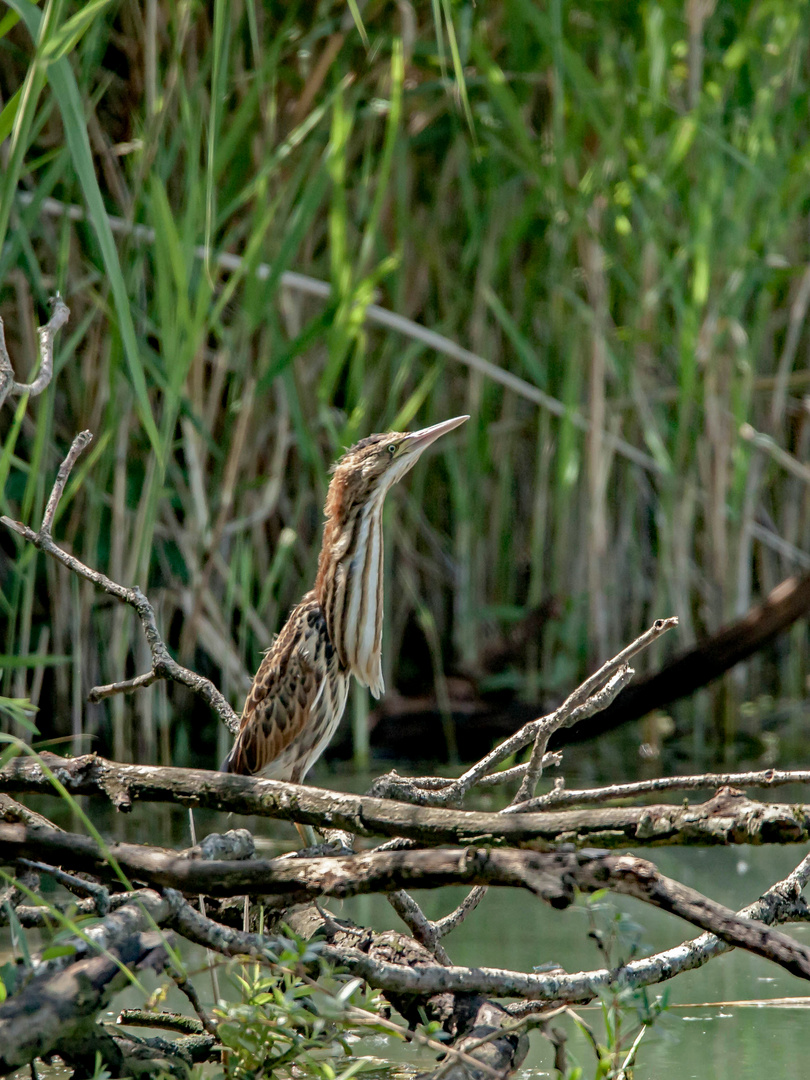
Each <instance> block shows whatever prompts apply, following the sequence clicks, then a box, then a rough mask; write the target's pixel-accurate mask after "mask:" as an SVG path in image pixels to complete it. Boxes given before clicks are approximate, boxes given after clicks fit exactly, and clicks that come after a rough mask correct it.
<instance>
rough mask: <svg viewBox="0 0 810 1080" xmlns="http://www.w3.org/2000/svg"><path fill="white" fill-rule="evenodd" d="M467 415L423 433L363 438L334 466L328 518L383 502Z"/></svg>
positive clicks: (428, 428)
mask: <svg viewBox="0 0 810 1080" xmlns="http://www.w3.org/2000/svg"><path fill="white" fill-rule="evenodd" d="M468 419H469V417H468V416H454V417H453V419H452V420H443V421H442V422H441V423H440V424H434V425H433V426H432V427H427V428H422V429H421V431H406V432H402V431H388V432H385V433H383V434H380V435H369V436H367V437H366V438H365V439H361V440H360V442H359V443H356V444H355V445H354V446H353V447H351V449H350V450H347V451H346V453H345V454H344V455H343V457H342V458H340V460H339V461H338V462H337V463H336V464H335V466H334V469H333V470H332V471H333V477H332V482H331V483H330V485H329V495H328V497H327V502H326V515H327V517H332V516H345V515H346V514H347V513H348V512H349V510H350V509H351V508H353V507H356V506H358V505H361V504H363V505H365V504H368V503H373V502H376V501H377V499H379V500H380V502H382V500H383V499H384V498H385V495H386V492H387V491H389V489H390V488H391V487H392V486H393V485H394V484H396V483H397V481H398V480H401V479H402V477H403V476H404V475H405V474H406V473H407V472H408V471H409V470H410V469H412V468H413V466H414V465H415V464H416V462H417V461H418V460H419V458H420V456H421V455H422V452H423V451H424V450H426V449H427V448H428V446H430V445H431V443H434V442H435V441H436V440H437V439H438V438H440V437H441V436H442V435H446V434H447V432H448V431H452V430H453V429H454V428H457V427H458V426H459V425H460V424H463V423H464V421H465V420H468Z"/></svg>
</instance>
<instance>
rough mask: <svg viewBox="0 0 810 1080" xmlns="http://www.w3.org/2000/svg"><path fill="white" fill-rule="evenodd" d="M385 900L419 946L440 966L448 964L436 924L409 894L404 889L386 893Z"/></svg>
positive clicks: (448, 960)
mask: <svg viewBox="0 0 810 1080" xmlns="http://www.w3.org/2000/svg"><path fill="white" fill-rule="evenodd" d="M387 899H388V903H389V904H390V905H391V907H392V908H393V909H394V911H395V912H396V913H397V915H399V917H400V919H402V921H403V922H404V923H405V925H406V926H407V927H408V929H409V930H410V931H411V933H412V934H413V936H414V937H415V938H416V940H417V941H418V942H419V944H420V945H424V946H425V948H426V949H429V950H430V951H431V952H432V953H433V955H434V956H435V957H436V959H437V960H438V961H439V963H440V964H449V963H450V957H449V956H448V955H447V952H446V951H445V949H444V946H443V945H442V943H441V940H440V939H441V936H442V935H441V934H440V933H439V932H438V926H437V924H436V923H434V922H431V921H430V919H428V917H427V916H426V915H425V913H424V911H422V909H421V907H420V906H419V905H418V904H417V902H416V901H415V900H414V898H413V897H412V896H411V894H410V893H409V892H406V891H405V889H397V890H396V891H395V892H392V893H388V897H387Z"/></svg>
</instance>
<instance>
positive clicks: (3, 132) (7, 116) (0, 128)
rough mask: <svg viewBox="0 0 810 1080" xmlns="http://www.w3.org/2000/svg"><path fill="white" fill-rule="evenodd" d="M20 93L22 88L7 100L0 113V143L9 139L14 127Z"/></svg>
mask: <svg viewBox="0 0 810 1080" xmlns="http://www.w3.org/2000/svg"><path fill="white" fill-rule="evenodd" d="M22 91H23V88H22V86H21V87H20V88H19V90H18V91H17V93H16V94H14V96H13V97H10V98H9V99H8V101H7V102H6V104H5V106H4V108H3V111H2V112H1V113H0V143H1V142H3V140H4V139H7V138H8V137H9V135H10V134H11V129H12V128H13V127H14V118H15V117H16V115H17V109H18V107H19V104H20V97H21V95H22Z"/></svg>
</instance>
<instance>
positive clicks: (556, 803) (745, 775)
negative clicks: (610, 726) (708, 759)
mask: <svg viewBox="0 0 810 1080" xmlns="http://www.w3.org/2000/svg"><path fill="white" fill-rule="evenodd" d="M496 775H500V774H498V773H496ZM785 784H810V770H807V769H790V770H780V769H763V770H761V771H759V772H740V773H702V774H700V775H696V776H662V777H659V778H657V779H654V780H636V781H634V782H633V783H628V784H610V785H607V786H606V787H601V788H585V789H583V790H576V789H574V788H571V789H567V788H565V787H555V788H554V790H553V791H549V792H548V793H547V794H545V795H538V796H537V798H535V799H529V800H527V801H526V802H522V803H515V804H514V805H512V806H508V807H506V809H505V810H503V813H504V814H526V813H534V812H535V811H537V810H550V809H557V808H559V807H562V806H587V805H596V804H599V803H604V802H610V801H612V800H613V799H633V798H636V797H637V796H639V795H649V794H653V793H656V792H660V791H701V790H703V791H706V790H717V789H718V788H720V787H736V788H740V787H742V788H752V787H762V788H771V787H782V786H784V785H785Z"/></svg>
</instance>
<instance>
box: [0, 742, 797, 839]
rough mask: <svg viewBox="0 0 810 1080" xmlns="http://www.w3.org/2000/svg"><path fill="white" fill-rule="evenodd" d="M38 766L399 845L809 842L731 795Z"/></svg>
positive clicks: (70, 761)
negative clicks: (514, 799)
mask: <svg viewBox="0 0 810 1080" xmlns="http://www.w3.org/2000/svg"><path fill="white" fill-rule="evenodd" d="M41 760H42V762H43V763H44V764H46V765H47V766H48V768H49V769H51V770H52V771H53V772H54V773H55V775H56V776H57V777H58V779H59V780H60V782H61V783H62V784H63V785H64V786H65V788H66V789H67V790H68V791H69V792H70V793H71V794H72V795H106V796H108V797H109V798H110V799H111V800H112V801H113V803H114V805H116V806H117V807H118V808H119V809H122V810H125V809H129V808H130V807H131V805H132V803H133V801H136V800H141V801H144V802H175V803H180V804H181V805H183V806H192V807H197V806H202V807H206V808H209V809H215V810H225V811H228V812H232V813H240V814H250V815H256V816H259V817H271V818H279V819H282V820H285V821H299V822H301V823H303V824H306V825H313V826H315V827H316V828H319V829H323V828H337V829H345V830H347V831H349V832H351V833H354V834H355V835H359V836H391V837H405V838H409V839H411V840H416V841H418V842H420V843H423V844H461V845H466V844H478V845H480V844H496V845H501V846H512V847H531V848H534V849H544V848H548V847H550V846H552V845H555V844H560V843H568V844H575V845H579V846H585V845H589V844H590V845H598V846H600V847H605V848H626V847H634V846H645V845H660V844H766V843H806V842H808V840H810V805H802V804H787V803H760V802H757V801H756V800H753V799H748V798H746V797H745V796H744V795H743V794H742V792H735V791H733V790H732V789H723V790H722V791H721V792H718V794H717V795H715V797H714V798H712V799H709V800H708V801H707V802H704V803H698V804H696V805H694V806H689V805H687V806H683V805H680V806H671V805H666V804H663V805H651V806H637V807H601V808H599V809H593V810H589V809H583V810H557V811H553V812H544V813H533V814H509V815H505V814H493V813H481V812H478V811H469V810H449V809H444V808H441V807H419V806H410V805H408V804H405V803H399V802H393V801H392V800H387V799H376V798H373V797H371V796H368V795H352V794H347V793H345V792H340V791H328V790H325V789H322V788H310V787H306V786H299V785H297V784H287V783H284V782H282V781H280V780H263V779H261V778H258V777H248V776H232V775H230V774H228V773H219V772H210V771H208V770H205V769H178V768H172V767H168V766H164V767H157V766H150V765H123V764H118V763H116V762H111V761H107V760H105V759H104V758H101V757H97V756H96V755H95V754H86V755H83V756H82V757H78V758H60V757H57V756H56V755H55V754H47V753H43V754H42V755H41ZM0 790H4V791H7V792H24V791H27V792H39V793H41V794H53V793H54V789H53V787H52V785H51V782H50V780H49V779H48V777H47V775H46V773H45V772H44V770H43V769H42V767H41V766H40V765H39V764H38V762H37V761H36V760H35V759H30V758H22V757H19V758H16V759H15V760H14V761H12V762H9V764H8V765H6V767H5V768H4V769H1V770H0Z"/></svg>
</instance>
